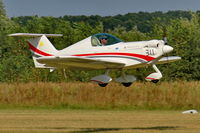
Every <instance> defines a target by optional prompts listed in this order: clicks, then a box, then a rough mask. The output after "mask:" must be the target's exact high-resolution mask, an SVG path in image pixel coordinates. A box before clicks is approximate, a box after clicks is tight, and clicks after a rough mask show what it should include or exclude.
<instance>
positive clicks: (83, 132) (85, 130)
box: [69, 126, 179, 133]
mask: <svg viewBox="0 0 200 133" xmlns="http://www.w3.org/2000/svg"><path fill="white" fill-rule="evenodd" d="M177 128H179V127H178V126H155V127H135V128H79V130H80V131H71V132H69V133H93V132H109V131H123V130H175V129H177Z"/></svg>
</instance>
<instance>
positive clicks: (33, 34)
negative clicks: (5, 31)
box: [8, 33, 63, 37]
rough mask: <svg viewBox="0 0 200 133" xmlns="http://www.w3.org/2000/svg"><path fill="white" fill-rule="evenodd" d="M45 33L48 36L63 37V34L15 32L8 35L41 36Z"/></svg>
mask: <svg viewBox="0 0 200 133" xmlns="http://www.w3.org/2000/svg"><path fill="white" fill-rule="evenodd" d="M43 35H45V36H46V37H61V36H63V35H62V34H37V33H14V34H9V35H8V36H14V37H15V36H25V37H40V36H43Z"/></svg>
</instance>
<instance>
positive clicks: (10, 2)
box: [3, 0, 200, 17]
mask: <svg viewBox="0 0 200 133" xmlns="http://www.w3.org/2000/svg"><path fill="white" fill-rule="evenodd" d="M3 1H4V5H5V9H6V11H7V15H8V16H9V17H13V16H32V15H38V16H56V17H59V16H64V15H101V16H109V15H117V14H126V13H129V12H139V11H147V12H154V11H164V12H165V11H169V10H186V11H188V10H192V11H197V10H200V0H3Z"/></svg>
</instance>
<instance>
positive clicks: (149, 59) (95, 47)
mask: <svg viewBox="0 0 200 133" xmlns="http://www.w3.org/2000/svg"><path fill="white" fill-rule="evenodd" d="M9 36H26V37H30V39H29V40H28V45H29V48H30V51H31V52H32V55H33V56H32V57H33V61H34V64H35V67H36V68H49V69H50V71H52V70H54V69H57V68H73V69H74V68H78V69H96V70H97V69H105V70H106V72H105V74H102V75H98V76H95V77H93V78H92V79H91V81H93V82H96V83H98V84H99V85H100V86H101V87H105V86H106V85H107V84H108V83H109V82H110V81H111V80H112V78H111V77H110V76H109V70H111V69H118V70H120V71H121V76H120V77H118V78H116V79H115V81H116V82H119V83H121V84H123V85H124V86H126V87H128V86H130V85H131V84H132V83H133V82H134V81H135V80H136V77H135V76H133V75H127V74H125V72H124V70H125V69H134V68H138V67H144V66H147V65H152V67H153V69H154V70H155V72H154V73H152V74H150V75H148V76H147V77H146V78H145V79H146V80H147V81H152V82H153V83H157V82H158V81H159V80H160V79H161V78H162V74H161V72H160V71H159V69H158V68H157V67H156V64H162V63H169V62H173V61H176V60H179V59H181V57H178V56H170V57H164V55H165V54H167V53H169V52H171V51H173V48H172V47H171V46H169V45H167V43H166V41H163V40H149V41H137V42H123V41H121V40H120V39H118V38H117V37H115V36H113V35H110V34H107V33H99V34H95V35H92V36H90V37H88V38H86V39H84V40H81V41H79V42H77V43H75V44H73V45H71V46H69V47H67V48H64V49H63V50H57V49H55V47H54V46H53V45H52V43H51V42H50V41H49V40H48V38H47V37H58V36H62V35H61V34H34V33H15V34H10V35H9Z"/></svg>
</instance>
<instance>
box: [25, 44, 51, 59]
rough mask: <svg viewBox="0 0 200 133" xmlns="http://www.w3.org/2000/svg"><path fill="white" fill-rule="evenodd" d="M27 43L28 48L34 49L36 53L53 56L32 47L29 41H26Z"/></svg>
mask: <svg viewBox="0 0 200 133" xmlns="http://www.w3.org/2000/svg"><path fill="white" fill-rule="evenodd" d="M28 45H29V48H30V49H31V50H32V51H34V52H36V53H38V54H40V55H43V56H53V55H52V54H48V53H45V52H43V51H41V50H39V49H37V48H35V47H34V46H33V45H32V44H31V43H29V42H28Z"/></svg>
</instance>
